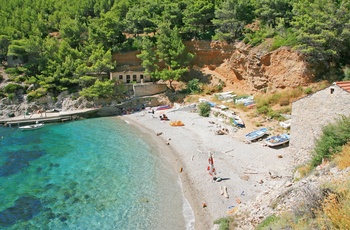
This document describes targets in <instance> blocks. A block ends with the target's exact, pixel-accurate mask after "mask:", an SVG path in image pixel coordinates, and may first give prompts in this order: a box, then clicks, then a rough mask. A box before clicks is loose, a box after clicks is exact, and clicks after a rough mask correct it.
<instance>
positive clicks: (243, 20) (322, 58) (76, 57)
mask: <svg viewBox="0 0 350 230" xmlns="http://www.w3.org/2000/svg"><path fill="white" fill-rule="evenodd" d="M0 16H1V17H0V28H1V30H0V59H1V61H4V60H6V59H7V58H8V57H13V58H20V59H21V60H22V62H23V65H21V66H18V67H15V68H16V71H12V72H16V73H19V74H22V75H24V77H21V78H18V79H17V80H18V81H26V82H28V83H30V84H34V85H35V86H36V89H38V91H40V92H54V93H59V92H60V91H62V90H65V89H67V88H69V89H71V90H72V89H74V90H76V91H79V90H83V88H84V87H87V86H86V84H80V83H79V82H81V80H79V79H84V78H85V77H86V76H88V75H89V73H91V72H95V73H102V72H110V71H112V70H113V69H114V66H115V63H113V62H112V58H111V57H112V54H113V53H114V52H123V51H128V50H135V49H138V50H140V51H141V54H140V56H139V57H140V58H141V59H142V65H143V67H144V68H145V71H146V73H147V74H149V75H150V76H151V77H152V78H153V79H159V78H161V79H166V80H169V81H172V80H176V79H180V77H181V76H182V74H183V73H184V72H186V69H188V63H189V60H190V59H191V58H192V57H191V55H190V54H188V53H187V52H186V51H185V48H184V45H183V40H186V39H188V40H189V39H205V40H222V41H226V42H234V41H236V40H240V41H243V42H246V43H249V44H251V45H257V44H259V43H262V42H264V40H265V39H266V38H270V39H272V40H273V41H274V43H273V46H272V47H273V48H278V47H280V46H291V47H292V48H294V49H296V50H299V51H300V52H303V53H304V54H306V55H307V57H308V59H309V61H310V62H312V63H322V64H323V66H325V68H324V70H323V74H324V75H326V73H327V72H330V71H334V70H336V72H338V73H339V77H341V76H342V73H341V71H342V70H348V69H349V67H348V66H349V64H350V63H349V59H348V54H349V52H350V2H349V1H348V0H312V1H311V0H163V1H159V0H119V1H115V0H79V1H78V0H69V1H68V0H61V1H54V0H11V1H4V0H1V8H0ZM140 37H149V38H152V39H150V40H149V41H147V39H146V40H143V39H140ZM140 40H143V42H140ZM162 65H164V68H163V67H162ZM159 67H162V68H159ZM9 72H10V70H9ZM344 72H345V71H344ZM96 79H97V78H95V80H96ZM88 82H90V80H89V81H88ZM39 95H42V93H40V94H39Z"/></svg>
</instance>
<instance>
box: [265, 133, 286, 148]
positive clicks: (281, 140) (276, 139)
mask: <svg viewBox="0 0 350 230" xmlns="http://www.w3.org/2000/svg"><path fill="white" fill-rule="evenodd" d="M289 138H290V137H289V135H288V134H287V133H284V134H280V135H277V136H272V137H269V138H266V140H265V143H266V145H267V146H270V147H274V146H279V145H283V144H286V143H288V142H289Z"/></svg>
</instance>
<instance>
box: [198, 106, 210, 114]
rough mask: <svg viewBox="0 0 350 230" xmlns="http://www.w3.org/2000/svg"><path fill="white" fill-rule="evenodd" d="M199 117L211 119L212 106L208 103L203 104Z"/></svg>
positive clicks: (199, 107)
mask: <svg viewBox="0 0 350 230" xmlns="http://www.w3.org/2000/svg"><path fill="white" fill-rule="evenodd" d="M198 109H199V115H200V116H202V117H209V115H210V105H209V103H206V102H201V103H199V105H198Z"/></svg>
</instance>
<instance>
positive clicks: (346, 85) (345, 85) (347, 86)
mask: <svg viewBox="0 0 350 230" xmlns="http://www.w3.org/2000/svg"><path fill="white" fill-rule="evenodd" d="M335 84H336V85H337V86H339V87H340V88H342V89H343V90H346V91H348V92H349V93H350V81H338V82H335Z"/></svg>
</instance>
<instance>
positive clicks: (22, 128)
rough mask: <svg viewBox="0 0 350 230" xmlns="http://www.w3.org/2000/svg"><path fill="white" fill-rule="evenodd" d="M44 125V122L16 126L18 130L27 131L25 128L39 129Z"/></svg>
mask: <svg viewBox="0 0 350 230" xmlns="http://www.w3.org/2000/svg"><path fill="white" fill-rule="evenodd" d="M42 127H44V124H43V123H36V124H33V125H25V126H20V127H18V128H19V129H20V130H22V131H27V130H35V129H40V128H42Z"/></svg>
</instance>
